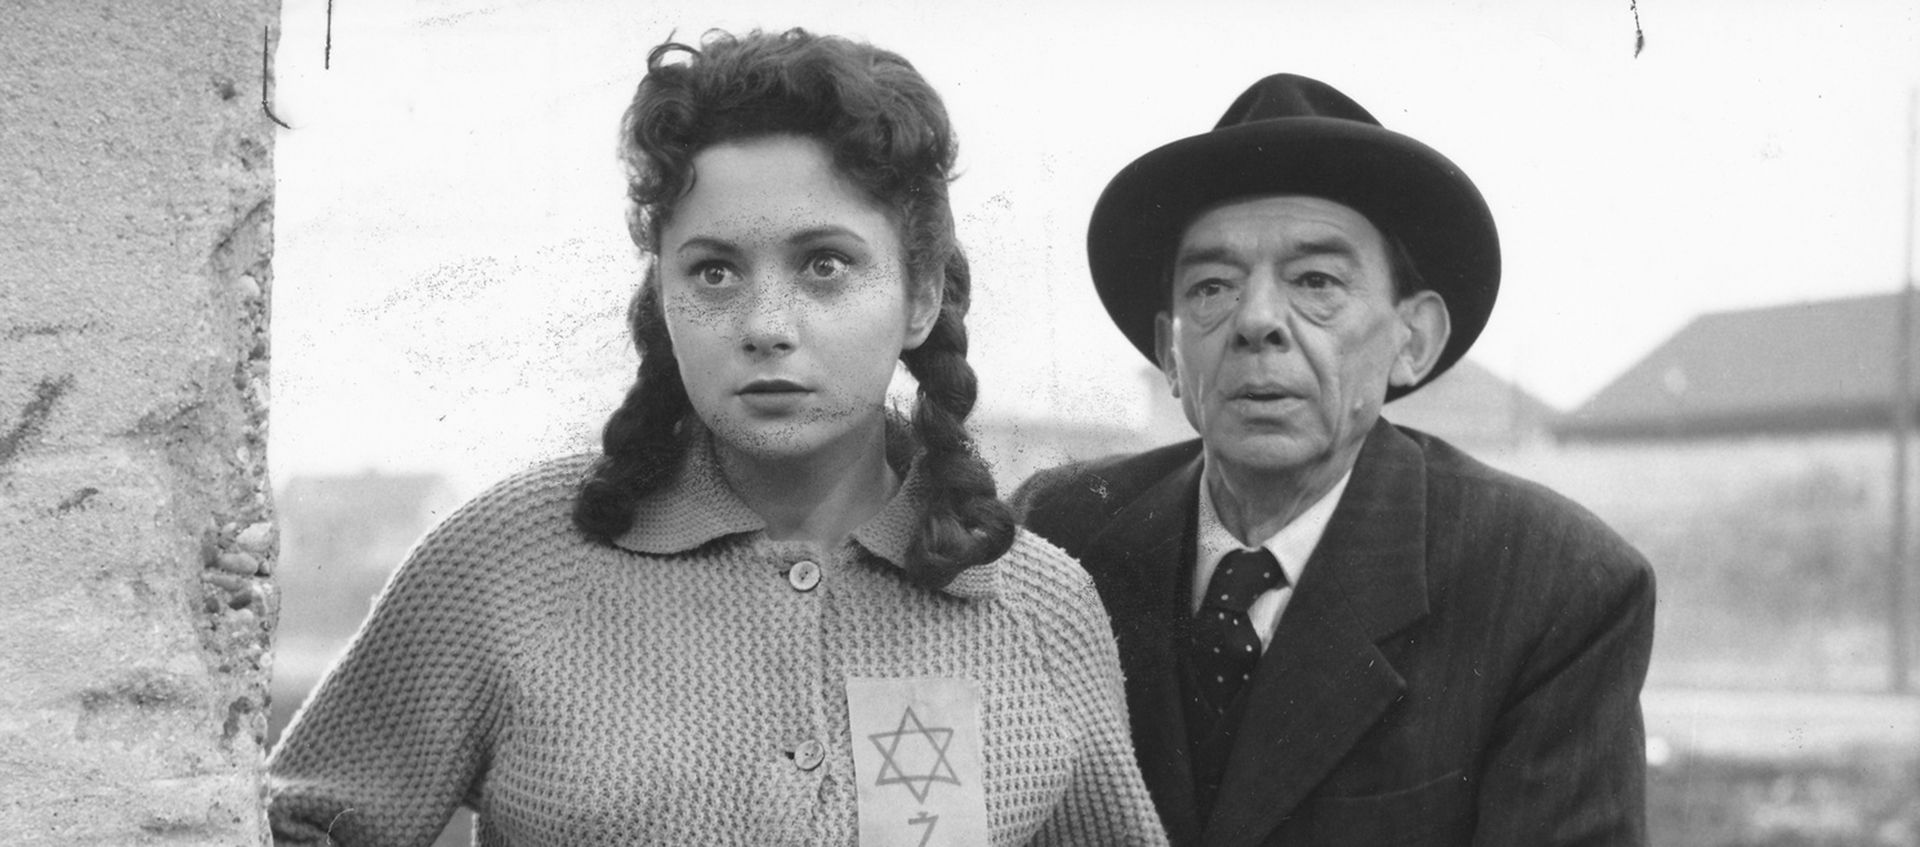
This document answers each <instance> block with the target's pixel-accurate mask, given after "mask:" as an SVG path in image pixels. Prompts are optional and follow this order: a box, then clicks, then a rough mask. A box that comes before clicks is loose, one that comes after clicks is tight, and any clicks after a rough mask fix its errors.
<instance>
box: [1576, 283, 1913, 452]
mask: <svg viewBox="0 0 1920 847" xmlns="http://www.w3.org/2000/svg"><path fill="white" fill-rule="evenodd" d="M1899 305H1900V300H1899V296H1898V295H1897V294H1882V295H1872V296H1865V297H1852V298H1846V299H1841V300H1823V301H1817V302H1808V303H1795V304H1791V305H1786V306H1772V307H1766V308H1759V309H1746V310H1741V311H1730V312H1716V313H1713V314H1707V315H1702V316H1700V317H1698V318H1695V319H1694V320H1693V322H1692V323H1690V324H1688V325H1686V326H1685V327H1684V328H1682V329H1681V330H1680V332H1678V333H1677V334H1675V335H1674V336H1673V337H1672V338H1670V339H1668V340H1667V342H1666V343H1665V344H1662V345H1660V347H1658V348H1657V349H1655V350H1654V351H1653V352H1652V353H1650V354H1648V355H1647V357H1646V358H1645V359H1642V360H1641V361H1640V363H1639V364H1636V365H1634V366H1633V367H1632V368H1631V369H1629V370H1628V371H1627V372H1626V373H1625V374H1622V375H1621V376H1620V378H1619V379H1616V380H1614V381H1613V383H1612V384H1610V385H1608V386H1607V387H1605V388H1603V389H1601V390H1600V392H1599V393H1598V394H1596V395H1594V397H1593V399H1591V400H1588V401H1587V402H1586V404H1585V405H1583V406H1581V407H1580V408H1579V409H1577V410H1575V411H1574V412H1572V413H1571V414H1569V415H1567V416H1566V417H1565V418H1563V419H1562V420H1561V422H1560V425H1559V426H1558V427H1557V428H1556V432H1557V433H1558V434H1559V435H1560V436H1561V437H1562V438H1566V439H1580V440H1607V439H1644V440H1651V439H1665V438H1689V437H1707V436H1726V435H1757V434H1797V433H1809V432H1831V431H1844V430H1861V429H1872V428H1879V427H1885V426H1887V425H1888V423H1889V421H1890V419H1891V416H1892V410H1893V394H1894V387H1895V381H1894V373H1895V369H1896V367H1897V365H1896V363H1895V361H1894V354H1895V348H1896V339H1897V337H1898V334H1899V308H1898V307H1899ZM1916 365H1920V360H1916ZM1916 370H1920V367H1917V368H1916ZM1915 384H1916V385H1920V381H1916V382H1915Z"/></svg>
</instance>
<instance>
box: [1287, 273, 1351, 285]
mask: <svg viewBox="0 0 1920 847" xmlns="http://www.w3.org/2000/svg"><path fill="white" fill-rule="evenodd" d="M1293 284H1294V285H1297V286H1300V287H1301V288H1310V289H1315V290H1319V289H1324V288H1332V287H1334V286H1337V285H1339V284H1340V280H1337V279H1334V278H1333V277H1331V276H1328V275H1326V274H1323V273H1320V272H1318V271H1309V272H1307V273H1304V274H1301V275H1300V276H1299V278H1297V279H1295V280H1294V281H1293Z"/></svg>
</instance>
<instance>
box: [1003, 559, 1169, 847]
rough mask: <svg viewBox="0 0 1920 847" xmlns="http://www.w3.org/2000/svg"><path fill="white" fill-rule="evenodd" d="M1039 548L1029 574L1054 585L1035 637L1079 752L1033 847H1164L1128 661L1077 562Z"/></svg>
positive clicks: (1043, 599)
mask: <svg viewBox="0 0 1920 847" xmlns="http://www.w3.org/2000/svg"><path fill="white" fill-rule="evenodd" d="M1021 533H1022V535H1026V536H1027V537H1028V538H1033V539H1035V540H1036V541H1038V538H1037V536H1030V535H1027V533H1026V531H1025V530H1021ZM1035 546H1037V547H1039V548H1041V549H1040V550H1039V551H1038V552H1039V555H1037V556H1035V558H1036V559H1039V560H1040V562H1041V566H1040V567H1036V568H1027V569H1024V570H1028V571H1029V573H1035V574H1044V575H1045V576H1043V577H1042V579H1043V580H1044V581H1046V582H1051V583H1053V584H1052V585H1050V586H1046V587H1047V588H1049V589H1051V590H1042V591H1040V592H1036V599H1038V600H1039V601H1040V602H1039V603H1037V604H1036V605H1038V606H1039V607H1040V608H1039V609H1038V610H1037V611H1038V614H1037V616H1036V617H1037V618H1038V621H1037V625H1036V627H1035V629H1036V631H1037V633H1038V635H1039V637H1040V640H1041V645H1040V650H1041V655H1042V656H1045V657H1046V660H1047V664H1048V668H1049V672H1050V673H1051V675H1052V677H1053V680H1054V685H1055V686H1056V688H1057V690H1058V691H1059V692H1060V696H1061V698H1062V700H1063V702H1064V710H1065V712H1066V714H1065V715H1064V716H1063V717H1064V719H1065V721H1066V725H1067V726H1068V727H1071V728H1073V729H1074V730H1075V731H1076V733H1075V737H1074V738H1073V742H1074V744H1075V746H1076V748H1077V749H1076V751H1075V753H1076V759H1075V761H1074V765H1073V779H1072V781H1071V782H1070V783H1069V784H1068V786H1067V793H1066V796H1065V797H1063V798H1061V801H1060V803H1059V804H1058V805H1056V806H1055V807H1054V810H1053V816H1052V817H1051V818H1050V819H1049V820H1048V821H1047V822H1046V824H1045V825H1044V826H1043V827H1042V828H1041V829H1040V832H1039V833H1037V834H1036V835H1035V836H1034V839H1033V841H1032V842H1031V843H1032V844H1033V845H1087V844H1102V845H1109V844H1110V845H1126V847H1136V845H1141V846H1142V847H1157V845H1164V844H1166V843H1167V837H1166V833H1165V831H1164V830H1163V829H1162V828H1161V826H1160V818H1159V815H1158V814H1157V813H1156V812H1155V811H1154V807H1153V798H1152V796H1151V795H1149V794H1148V793H1147V787H1146V783H1145V782H1144V781H1143V780H1142V779H1141V777H1140V766H1139V763H1138V761H1137V760H1136V759H1135V758H1134V754H1133V738H1132V734H1131V732H1130V730H1129V728H1128V725H1127V701H1126V691H1125V687H1124V685H1123V682H1122V679H1121V675H1120V653H1119V649H1118V647H1117V646H1116V645H1115V642H1114V638H1113V630H1112V627H1111V625H1110V624H1109V623H1108V621H1107V613H1106V610H1105V608H1104V607H1103V606H1101V604H1100V596H1099V594H1098V593H1096V592H1095V590H1094V587H1093V580H1092V579H1091V578H1089V577H1088V576H1087V575H1086V572H1085V571H1083V570H1081V568H1080V566H1079V564H1078V563H1076V562H1074V561H1073V559H1071V558H1069V557H1068V556H1067V555H1066V554H1065V553H1062V552H1060V551H1059V550H1057V549H1054V548H1053V547H1052V546H1051V545H1049V544H1046V542H1044V541H1039V542H1038V543H1037V544H1036V545H1035Z"/></svg>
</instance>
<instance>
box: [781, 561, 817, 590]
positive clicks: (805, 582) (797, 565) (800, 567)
mask: <svg viewBox="0 0 1920 847" xmlns="http://www.w3.org/2000/svg"><path fill="white" fill-rule="evenodd" d="M787 584H788V585H791V586H793V590H795V591H812V590H813V587H814V586H816V585H819V584H820V566H819V565H818V564H816V563H815V562H814V561H813V560H812V559H801V560H800V561H798V562H794V563H793V567H791V568H788V569H787Z"/></svg>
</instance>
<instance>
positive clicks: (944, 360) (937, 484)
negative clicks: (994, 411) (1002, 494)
mask: <svg viewBox="0 0 1920 847" xmlns="http://www.w3.org/2000/svg"><path fill="white" fill-rule="evenodd" d="M946 276H947V285H946V297H945V299H944V300H943V301H942V303H941V306H940V317H939V319H938V320H936V321H935V322H934V325H933V331H932V332H930V333H928V335H927V340H926V341H925V342H924V343H922V344H921V345H920V346H919V347H917V348H915V349H912V350H909V351H907V352H906V353H905V354H904V355H902V356H901V358H902V359H903V360H904V361H905V362H906V365H907V371H908V372H909V373H911V374H913V377H914V379H916V380H918V381H919V383H920V390H919V397H918V399H917V400H916V401H915V402H914V407H913V434H914V437H915V438H916V439H918V440H919V442H920V445H921V447H922V449H923V450H924V451H925V452H924V454H923V455H922V458H921V461H922V462H923V463H924V468H923V471H924V474H925V477H926V480H927V483H928V486H929V490H928V492H927V493H928V496H927V506H926V512H925V514H924V515H922V516H921V519H920V520H921V522H920V529H919V531H918V532H916V533H915V534H914V538H913V544H912V545H911V546H910V547H909V548H908V550H907V575H908V576H909V577H911V578H912V579H913V580H914V581H916V582H919V583H921V584H923V585H931V586H935V587H939V586H944V585H946V584H947V583H949V582H952V581H953V578H954V577H956V576H958V575H959V574H960V572H961V571H963V570H966V569H967V568H970V567H973V566H975V565H982V564H986V563H987V562H991V561H993V560H995V559H998V558H1000V557H1001V556H1002V555H1004V554H1005V553H1006V552H1007V549H1008V548H1010V547H1012V546H1013V530H1014V521H1013V510H1012V509H1010V508H1008V507H1007V504H1005V503H1003V502H1001V501H1000V499H999V497H998V496H996V494H995V493H994V488H993V474H992V472H991V471H989V470H988V469H987V463H986V462H985V461H983V460H982V459H981V458H980V454H979V453H978V452H977V451H976V450H975V449H974V445H973V439H972V437H971V436H969V435H968V434H967V428H966V419H967V415H969V414H971V413H972V412H973V403H974V400H975V399H976V397H977V396H978V382H977V380H976V379H975V378H974V374H973V366H972V365H969V364H967V326H966V321H965V318H966V313H967V290H968V287H969V285H968V278H967V263H966V259H965V258H964V257H963V256H962V255H961V254H960V253H959V252H958V251H955V253H954V254H953V257H952V258H951V259H950V260H949V261H948V263H947V274H946Z"/></svg>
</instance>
